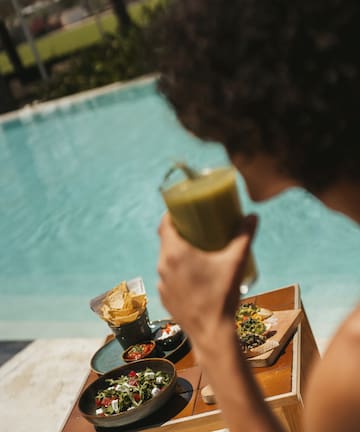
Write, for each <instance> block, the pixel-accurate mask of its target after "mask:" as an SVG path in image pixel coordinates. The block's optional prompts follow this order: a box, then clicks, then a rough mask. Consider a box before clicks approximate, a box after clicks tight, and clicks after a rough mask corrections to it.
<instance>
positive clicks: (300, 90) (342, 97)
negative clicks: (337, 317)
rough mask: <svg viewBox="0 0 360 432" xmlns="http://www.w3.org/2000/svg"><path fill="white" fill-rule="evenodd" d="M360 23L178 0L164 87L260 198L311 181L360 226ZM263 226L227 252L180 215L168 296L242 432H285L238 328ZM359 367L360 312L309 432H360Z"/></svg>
mask: <svg viewBox="0 0 360 432" xmlns="http://www.w3.org/2000/svg"><path fill="white" fill-rule="evenodd" d="M359 22H360V2H358V0H348V1H347V0H343V1H340V0H317V1H316V2H315V1H313V0H302V1H292V2H289V1H287V0H277V1H275V0H227V1H226V2H224V1H223V0H212V1H205V0H197V1H194V0H181V1H173V2H171V7H170V8H169V10H168V12H167V15H166V17H164V19H163V21H162V27H161V29H160V30H161V33H162V36H163V40H164V43H163V45H162V46H161V49H159V53H160V62H159V68H160V73H161V76H160V81H159V87H160V90H161V91H162V93H163V94H164V95H165V97H166V98H167V100H168V101H169V103H170V104H171V105H172V106H173V107H174V109H175V111H176V113H177V116H178V118H179V119H180V121H181V122H182V124H183V125H184V126H185V127H186V128H187V129H188V130H189V131H191V132H192V133H194V134H195V135H197V136H198V137H200V138H202V139H204V140H212V141H213V140H216V141H219V142H221V143H222V144H223V145H224V147H225V149H226V150H227V153H228V155H229V157H230V159H231V161H232V163H233V164H234V165H235V166H236V168H237V169H238V170H239V171H240V173H241V175H242V176H243V178H244V179H245V182H246V185H247V188H248V191H249V194H250V196H251V198H252V199H253V200H255V201H262V200H266V199H269V198H271V197H273V196H274V195H276V194H278V193H280V192H282V191H284V190H285V189H286V188H289V187H291V186H295V185H296V186H301V187H304V188H306V189H307V190H309V191H310V192H312V193H313V194H314V195H315V196H316V197H318V198H319V199H320V200H321V201H323V203H324V204H325V205H327V206H328V207H329V208H331V209H333V210H335V211H338V212H342V213H343V214H344V215H346V216H348V217H349V218H351V219H353V220H354V221H356V222H357V223H360V133H359V127H358V115H359V113H360V102H359V101H360V55H359V53H358V47H357V41H359V40H360V26H359V24H358V23H359ZM255 227H256V217H255V216H249V217H247V218H246V219H245V221H244V223H243V224H242V226H240V227H239V234H238V236H237V237H236V238H234V240H233V241H232V242H231V243H230V244H229V245H228V246H227V247H226V248H225V249H223V250H221V251H219V252H212V253H206V252H203V251H201V250H198V249H196V248H194V247H192V246H191V245H189V244H188V243H187V242H186V241H184V240H183V239H182V238H181V237H180V236H179V235H178V234H177V232H176V230H175V229H174V227H173V226H172V224H171V220H170V218H169V216H168V215H166V216H165V217H164V218H163V220H162V222H161V225H160V228H159V235H160V240H161V251H160V258H159V264H158V272H159V276H160V280H159V284H158V288H159V292H160V296H161V299H162V301H163V303H164V305H165V307H166V308H167V309H168V311H169V312H170V313H171V314H172V315H173V317H174V318H175V319H176V320H177V321H178V322H179V324H181V326H182V327H183V328H184V330H185V331H186V332H187V333H188V334H189V336H190V338H191V341H192V344H193V347H194V350H195V352H196V355H197V359H198V361H199V363H200V365H201V366H202V368H203V370H204V371H205V372H206V375H207V376H208V379H209V382H210V384H211V386H212V387H213V390H214V392H215V394H216V397H217V401H218V403H219V405H220V407H221V409H222V412H223V415H224V418H225V420H226V422H227V424H228V427H229V429H230V430H231V431H251V432H255V431H261V432H263V431H281V430H283V429H282V426H281V425H280V424H279V423H278V421H277V419H276V418H275V417H274V415H273V414H272V412H271V411H270V409H269V408H268V406H267V404H265V403H264V400H263V395H262V394H261V390H260V389H259V388H258V386H257V384H256V382H255V380H254V379H253V376H252V374H251V372H250V371H249V367H248V366H247V364H246V361H245V360H244V358H243V355H242V352H241V349H240V348H239V344H238V342H237V336H236V334H235V330H234V324H233V322H234V314H235V310H236V307H237V301H238V287H239V285H240V282H241V279H242V275H243V272H244V262H245V260H246V257H247V254H248V251H249V246H250V243H251V239H252V237H253V234H254V231H255ZM339 241H341V239H339ZM359 262H360V261H359ZM213 340H216V341H217V343H216V347H215V346H214V344H213V343H212V341H213ZM219 352H221V353H222V355H221V356H218V353H219ZM359 363H360V307H359V306H358V307H356V308H355V309H354V311H353V312H352V313H351V314H350V315H349V316H348V317H347V319H346V320H345V321H344V322H343V323H342V325H341V327H340V328H339V330H338V332H337V333H336V335H335V337H334V339H333V341H332V343H331V344H330V345H329V348H328V350H327V351H326V353H325V354H324V356H323V359H322V360H321V362H320V363H319V364H317V365H315V366H314V368H313V372H312V374H311V377H310V379H309V382H308V385H307V391H306V398H305V409H304V425H305V430H306V431H314V432H322V431H324V432H325V431H326V432H331V431H339V432H340V431H341V432H344V431H346V432H351V431H359V430H360V409H359V407H360V380H359V379H356V377H357V376H358V364H359Z"/></svg>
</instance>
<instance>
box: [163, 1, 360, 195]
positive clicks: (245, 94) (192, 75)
mask: <svg viewBox="0 0 360 432" xmlns="http://www.w3.org/2000/svg"><path fill="white" fill-rule="evenodd" d="M157 28H158V30H160V32H161V35H162V37H161V40H162V43H161V45H160V46H158V55H157V57H158V69H159V71H160V79H159V89H160V91H161V92H162V93H163V94H164V95H165V97H166V99H167V100H168V101H169V102H170V104H171V105H172V106H173V107H174V109H175V111H176V113H177V116H178V118H179V119H180V121H181V122H182V124H183V125H184V126H185V127H186V128H187V129H189V130H190V131H192V132H193V133H194V134H195V135H197V136H198V137H200V138H202V139H204V140H215V141H219V142H221V143H222V144H223V145H224V146H225V148H226V149H227V151H228V153H229V155H230V156H231V155H232V154H235V153H237V152H242V153H243V154H245V155H248V156H249V157H251V156H252V155H254V154H256V153H259V152H262V153H266V154H269V155H271V156H273V157H275V158H276V159H277V160H278V161H279V169H281V170H282V171H284V172H286V174H288V175H290V176H291V177H292V178H294V179H296V180H298V181H300V182H301V183H302V184H303V185H304V186H305V187H307V188H308V189H309V190H311V191H315V192H316V191H317V192H319V191H320V190H323V189H324V188H326V187H328V186H329V185H331V183H332V182H334V181H336V180H338V179H349V180H354V181H356V182H358V181H359V180H360V126H359V120H360V118H359V116H360V50H359V45H358V43H359V42H360V1H359V0H292V1H289V0H178V1H176V0H173V1H172V2H171V4H170V7H169V8H168V9H167V13H166V15H165V16H163V17H162V19H161V29H160V28H159V27H157Z"/></svg>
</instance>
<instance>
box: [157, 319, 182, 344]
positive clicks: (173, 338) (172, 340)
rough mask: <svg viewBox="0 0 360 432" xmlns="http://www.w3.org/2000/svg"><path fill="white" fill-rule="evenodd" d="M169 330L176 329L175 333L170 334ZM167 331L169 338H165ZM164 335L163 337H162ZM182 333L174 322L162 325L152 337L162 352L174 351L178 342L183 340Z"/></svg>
mask: <svg viewBox="0 0 360 432" xmlns="http://www.w3.org/2000/svg"><path fill="white" fill-rule="evenodd" d="M171 328H176V329H178V330H177V331H176V333H174V334H171ZM167 330H168V331H169V330H170V331H169V336H166V333H167ZM164 335H165V337H164ZM183 335H184V333H183V331H182V330H181V328H180V327H179V325H178V324H176V323H174V322H171V321H170V322H167V323H166V324H164V325H162V326H161V327H160V328H159V329H158V330H157V331H156V332H155V335H154V340H155V342H156V344H157V345H158V346H159V348H160V349H162V350H166V351H168V350H171V349H174V348H175V347H176V346H178V345H179V344H180V342H181V341H182V339H183Z"/></svg>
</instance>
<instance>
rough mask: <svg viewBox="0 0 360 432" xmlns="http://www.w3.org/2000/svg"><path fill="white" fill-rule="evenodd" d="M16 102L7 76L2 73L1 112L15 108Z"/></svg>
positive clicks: (0, 88) (0, 76) (0, 82)
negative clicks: (6, 78)
mask: <svg viewBox="0 0 360 432" xmlns="http://www.w3.org/2000/svg"><path fill="white" fill-rule="evenodd" d="M16 108H17V107H16V103H15V100H14V97H13V95H12V94H11V91H10V89H9V86H8V83H7V82H6V80H5V78H4V77H3V76H2V75H0V114H2V113H6V112H9V111H13V110H15V109H16Z"/></svg>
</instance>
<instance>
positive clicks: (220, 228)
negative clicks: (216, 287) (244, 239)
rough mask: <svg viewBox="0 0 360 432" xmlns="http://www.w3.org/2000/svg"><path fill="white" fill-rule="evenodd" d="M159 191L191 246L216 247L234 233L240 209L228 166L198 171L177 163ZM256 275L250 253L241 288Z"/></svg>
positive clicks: (179, 230)
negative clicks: (175, 178)
mask: <svg viewBox="0 0 360 432" xmlns="http://www.w3.org/2000/svg"><path fill="white" fill-rule="evenodd" d="M179 170H180V171H182V172H183V178H182V179H180V180H179V179H177V180H175V181H174V177H175V176H174V175H173V173H174V172H175V171H179ZM160 191H161V194H162V197H163V199H164V201H165V204H166V206H167V208H168V210H169V213H170V215H171V219H172V222H173V224H174V226H175V227H176V229H177V231H178V232H179V233H180V235H181V236H182V237H184V238H185V239H186V240H187V241H189V242H190V243H191V244H192V245H193V246H196V247H198V248H199V249H203V250H205V251H215V250H219V249H222V248H223V247H225V246H226V245H227V244H228V243H229V241H230V240H231V239H232V238H233V237H234V236H235V235H236V233H237V229H238V226H239V221H240V220H241V218H242V211H241V204H240V200H239V194H238V190H237V185H236V170H235V169H234V168H233V167H232V166H228V167H220V168H215V169H206V170H203V171H200V172H198V171H194V170H193V169H191V168H189V167H188V166H187V165H186V164H183V163H177V164H175V166H174V167H173V168H171V170H169V172H168V173H167V175H166V176H165V179H164V181H163V184H162V185H161V187H160ZM256 277H257V272H256V266H255V261H254V258H253V255H252V253H250V255H249V259H248V263H247V268H246V271H245V276H244V280H243V282H242V284H243V286H242V291H246V287H247V286H249V285H250V284H251V283H253V282H254V281H255V279H256Z"/></svg>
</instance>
